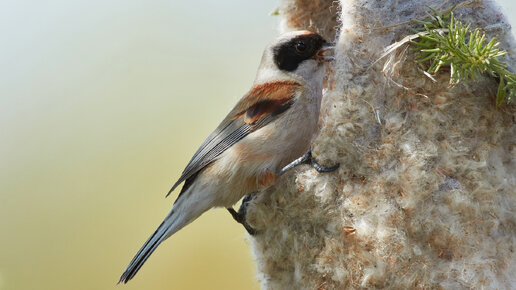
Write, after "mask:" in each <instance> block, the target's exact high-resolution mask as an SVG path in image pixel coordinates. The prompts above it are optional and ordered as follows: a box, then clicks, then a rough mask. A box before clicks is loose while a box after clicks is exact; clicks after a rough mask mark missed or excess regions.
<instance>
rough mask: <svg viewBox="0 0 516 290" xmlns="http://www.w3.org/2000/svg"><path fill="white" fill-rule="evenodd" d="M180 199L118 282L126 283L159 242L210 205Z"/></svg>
mask: <svg viewBox="0 0 516 290" xmlns="http://www.w3.org/2000/svg"><path fill="white" fill-rule="evenodd" d="M182 201H184V198H183V200H182V199H181V198H180V199H178V202H176V203H175V204H174V207H173V208H172V210H171V211H170V213H169V214H168V215H167V217H166V218H165V220H164V221H163V222H162V223H161V224H160V225H159V227H158V228H157V229H156V231H155V232H154V233H153V234H152V236H151V237H150V238H149V239H148V240H147V241H146V242H145V244H144V245H143V246H142V248H141V249H140V250H139V251H138V253H136V255H135V256H134V258H133V259H132V260H131V262H130V263H129V266H127V269H126V270H125V272H124V273H123V274H122V276H121V277H120V280H119V281H118V283H119V284H120V283H127V282H128V281H129V280H131V279H132V278H133V277H134V275H136V273H138V270H140V268H141V267H142V266H143V264H144V263H145V261H147V259H148V258H149V257H150V255H151V254H152V253H153V252H154V251H155V250H156V248H157V247H158V246H159V244H161V242H163V241H164V240H166V239H167V238H168V237H170V236H171V235H173V234H174V233H176V232H177V231H179V230H180V229H182V228H183V227H184V226H186V225H187V224H189V223H190V222H192V221H193V220H195V219H196V218H198V217H199V216H200V215H201V214H202V213H204V212H205V211H206V210H208V209H209V208H210V205H209V204H207V203H206V202H202V201H201V202H196V203H195V205H193V206H192V204H191V202H188V201H187V202H186V204H185V202H182ZM203 205H204V206H203ZM185 207H186V208H185Z"/></svg>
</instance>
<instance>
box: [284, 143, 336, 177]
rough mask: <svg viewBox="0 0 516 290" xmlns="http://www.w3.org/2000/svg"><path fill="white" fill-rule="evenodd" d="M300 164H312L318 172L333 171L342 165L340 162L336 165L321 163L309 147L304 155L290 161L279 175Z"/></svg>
mask: <svg viewBox="0 0 516 290" xmlns="http://www.w3.org/2000/svg"><path fill="white" fill-rule="evenodd" d="M300 164H310V165H311V166H312V167H313V168H315V170H317V172H319V173H324V172H332V171H335V170H337V169H338V168H339V167H340V164H339V163H337V164H336V165H333V166H330V167H327V166H324V165H321V164H319V163H318V162H317V161H316V160H315V158H313V156H312V149H311V148H310V149H308V151H307V152H306V153H305V154H303V156H301V157H299V158H298V159H296V160H294V161H292V162H290V163H289V164H288V165H287V166H285V167H283V168H282V169H281V170H280V172H279V174H278V175H283V174H284V173H285V172H287V171H289V170H290V169H292V168H294V167H296V166H298V165H300Z"/></svg>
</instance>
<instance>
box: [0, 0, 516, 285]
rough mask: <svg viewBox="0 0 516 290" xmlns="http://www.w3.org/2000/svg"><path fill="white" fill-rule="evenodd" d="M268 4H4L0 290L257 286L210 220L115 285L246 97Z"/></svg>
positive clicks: (273, 1) (219, 225) (221, 213)
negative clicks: (205, 147) (186, 173)
mask: <svg viewBox="0 0 516 290" xmlns="http://www.w3.org/2000/svg"><path fill="white" fill-rule="evenodd" d="M502 4H504V5H505V6H506V8H510V9H509V10H507V11H508V13H509V14H510V17H511V19H515V17H514V15H515V11H516V4H515V3H511V0H505V1H504V2H502ZM277 5H279V1H277V0H267V1H239V0H232V1H195V2H194V1H172V0H169V1H144V0H140V1H137V0H127V1H101V0H95V1H86V0H77V1H65V0H55V1H41V0H38V1H35V0H34V1H27V0H23V1H19V0H18V1H15V0H1V1H0V43H1V45H0V136H1V142H0V232H1V234H0V248H1V250H0V289H127V290H130V289H258V288H259V286H258V282H257V280H256V278H255V271H256V268H255V266H254V263H253V261H252V257H251V253H250V249H249V245H248V243H247V241H246V238H245V236H246V235H245V231H244V229H243V227H242V226H240V225H238V224H237V223H235V222H234V221H233V220H232V218H231V216H230V215H229V214H228V213H227V212H226V211H225V210H220V209H219V210H213V211H210V212H208V213H206V214H205V215H203V216H202V217H201V218H200V219H199V220H197V221H196V222H194V223H193V224H191V225H190V226H188V227H186V228H185V229H183V230H181V231H180V232H179V233H177V234H175V235H174V236H173V237H172V238H170V239H169V240H167V241H166V242H165V243H163V244H162V245H161V246H160V247H159V248H158V250H157V251H156V252H155V254H154V255H153V256H152V257H151V258H150V259H149V261H148V262H147V263H146V265H145V266H144V267H143V268H142V270H141V271H140V273H139V274H138V275H137V276H136V277H135V279H134V280H133V281H131V282H130V283H129V284H127V285H123V286H122V285H119V286H115V284H116V282H117V281H118V278H119V276H120V274H121V273H122V272H123V270H124V269H125V267H126V266H127V264H128V262H129V261H130V260H131V258H132V257H133V255H134V254H135V253H136V251H137V250H138V249H139V247H140V246H141V245H142V244H143V242H144V241H145V240H146V239H147V238H148V236H149V235H150V234H151V233H152V232H153V231H154V229H155V227H156V226H157V225H158V224H159V223H160V222H161V220H162V218H163V217H164V216H165V215H166V213H167V212H168V211H169V209H170V207H171V205H172V203H173V201H174V199H175V196H176V195H177V192H178V191H177V190H176V192H175V193H174V194H173V196H171V197H170V198H168V199H164V195H165V193H166V192H167V191H168V189H169V188H170V186H171V185H172V184H173V182H174V181H175V180H176V179H177V178H178V177H179V175H180V173H181V171H182V169H183V167H184V166H185V165H186V163H187V162H188V160H189V158H190V156H191V155H192V154H193V152H194V151H195V150H196V149H197V146H198V145H199V144H201V142H202V141H203V140H204V138H205V137H206V136H207V135H208V134H209V133H210V132H211V131H212V129H214V128H215V126H216V125H217V124H218V122H219V121H220V120H222V118H223V117H224V116H225V115H226V113H227V112H228V111H229V109H230V108H231V107H232V106H233V105H234V103H235V102H236V101H237V100H238V99H239V98H240V96H242V95H243V94H244V93H245V92H246V91H247V89H249V87H250V85H251V83H252V80H253V78H254V75H255V71H256V68H257V67H258V63H259V61H260V57H261V54H262V50H263V48H264V46H265V45H266V44H267V43H268V42H269V41H270V40H272V39H273V38H274V37H275V35H276V34H277V31H276V27H277V25H278V21H279V19H278V18H277V17H271V16H269V13H270V12H271V11H273V10H274V9H275V8H276V6H277ZM115 287H116V288H115Z"/></svg>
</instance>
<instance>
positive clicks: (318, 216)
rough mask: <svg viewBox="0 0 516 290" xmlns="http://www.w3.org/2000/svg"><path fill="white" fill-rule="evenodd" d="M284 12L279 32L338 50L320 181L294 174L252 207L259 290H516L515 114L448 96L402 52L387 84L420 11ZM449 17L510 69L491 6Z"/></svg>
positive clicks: (304, 3) (380, 5)
mask: <svg viewBox="0 0 516 290" xmlns="http://www.w3.org/2000/svg"><path fill="white" fill-rule="evenodd" d="M457 3H459V1H451V0H450V1H446V0H440V1H432V0H425V1H422V0H404V1H399V0H382V1H374V0H373V1H371V0H369V1H365V0H363V1H359V0H355V1H351V0H342V1H341V2H340V3H338V2H334V1H324V0H316V1H312V0H285V1H284V3H283V6H282V8H281V9H280V14H281V17H283V20H284V22H283V29H284V30H294V29H306V28H308V29H310V30H314V31H319V32H321V33H322V34H323V35H324V36H325V37H327V38H328V39H335V40H336V41H337V44H338V46H337V55H336V61H335V63H333V64H332V69H331V71H330V72H329V75H330V77H329V79H328V81H327V84H326V85H327V90H326V92H325V99H324V100H323V108H322V110H323V111H322V114H321V120H320V121H321V130H320V134H319V135H318V137H316V138H315V140H314V141H313V146H314V155H315V156H316V158H317V159H318V160H319V161H320V162H321V163H327V164H328V165H333V164H334V163H336V162H339V163H340V164H341V166H340V169H338V170H337V171H336V172H333V173H326V174H319V173H317V172H316V171H315V170H314V169H312V168H311V167H309V166H307V165H303V166H301V167H299V168H297V169H295V170H293V171H292V172H290V173H289V174H287V175H285V176H284V177H283V178H282V179H281V181H280V182H279V183H278V184H277V185H276V186H275V187H274V188H272V189H271V190H269V191H267V192H264V193H262V194H260V195H259V197H257V199H255V200H254V202H253V203H251V205H250V208H249V212H248V220H249V223H250V224H251V225H252V226H253V227H255V228H256V229H257V230H258V231H259V233H258V235H256V236H255V237H251V238H250V241H251V244H252V248H253V252H254V255H255V260H256V262H257V265H258V272H259V278H260V280H261V283H262V286H263V288H264V289H348V288H354V289H357V288H390V289H406V288H425V289H427V288H437V289H439V288H441V289H468V288H473V289H482V288H484V289H515V288H516V253H515V251H516V114H515V108H514V106H508V105H502V106H499V107H497V106H496V105H495V101H494V98H495V95H496V89H497V82H496V80H493V79H490V78H488V77H485V78H481V79H479V80H477V81H475V82H469V83H467V84H462V85H458V86H455V87H449V85H448V81H449V77H448V72H446V71H443V72H442V73H440V74H439V75H437V76H435V79H436V81H437V82H435V83H434V82H433V81H432V80H431V79H430V78H428V77H425V76H424V75H423V73H422V71H421V69H420V68H419V67H418V65H417V64H416V63H415V62H414V55H413V53H412V52H410V51H408V53H407V55H406V56H405V57H404V58H400V59H398V60H394V61H397V62H396V65H395V66H393V67H391V72H390V73H389V74H388V75H386V74H385V73H384V72H383V71H382V68H383V61H380V62H378V63H376V64H374V65H373V63H374V61H375V60H377V59H378V57H379V56H380V55H381V54H382V51H383V49H384V48H385V47H387V46H388V45H390V44H392V43H393V42H395V41H399V40H401V39H402V38H403V37H405V36H406V35H409V34H412V32H411V31H410V30H409V26H410V25H401V26H395V27H392V28H388V27H389V26H392V25H396V24H398V23H402V22H406V21H409V20H410V19H413V18H420V17H422V16H425V15H426V13H427V11H428V9H427V8H426V7H425V5H427V6H430V7H435V8H439V9H441V10H442V9H447V8H449V7H451V6H452V5H453V4H457ZM472 6H474V7H469V8H459V9H457V10H456V11H455V15H456V18H458V19H460V20H462V21H465V22H471V23H472V24H473V26H474V27H483V28H487V33H488V34H489V35H491V36H492V35H494V34H497V35H499V36H500V40H501V41H502V42H503V48H504V49H506V50H509V51H511V55H510V56H509V57H507V58H506V61H507V62H508V63H509V64H510V66H511V69H512V70H513V71H514V70H516V63H515V61H514V54H513V50H514V43H513V40H512V36H511V34H510V31H509V29H510V28H509V25H508V24H507V23H506V21H505V19H504V17H503V15H502V14H501V13H500V10H499V8H498V6H496V5H495V3H494V2H492V1H482V2H479V1H476V2H473V3H472Z"/></svg>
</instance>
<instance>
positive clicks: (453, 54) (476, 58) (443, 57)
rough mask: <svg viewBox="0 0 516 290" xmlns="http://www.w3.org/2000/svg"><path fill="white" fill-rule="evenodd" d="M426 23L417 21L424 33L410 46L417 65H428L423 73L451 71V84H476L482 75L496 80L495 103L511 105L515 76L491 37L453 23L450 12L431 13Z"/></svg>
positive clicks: (458, 22) (497, 43)
mask: <svg viewBox="0 0 516 290" xmlns="http://www.w3.org/2000/svg"><path fill="white" fill-rule="evenodd" d="M431 10H432V12H433V14H432V15H431V16H430V19H428V20H423V21H421V20H416V21H415V22H417V23H419V24H422V25H423V28H424V30H423V31H422V32H419V33H418V36H419V37H418V38H414V39H411V43H412V44H413V45H415V46H416V49H417V50H418V51H419V52H420V53H421V55H420V57H419V59H418V62H423V63H424V62H428V63H429V66H428V69H427V70H426V72H427V73H429V74H436V73H437V72H438V71H439V70H440V69H441V68H442V67H443V66H449V67H450V84H451V85H456V84H458V83H460V82H462V81H469V80H470V79H471V80H475V79H476V78H477V77H478V76H480V75H482V74H488V75H490V76H492V77H494V78H498V79H499V85H498V91H497V97H496V103H497V104H498V105H500V104H501V103H502V102H504V101H505V102H507V103H510V102H512V100H513V98H514V96H515V95H516V74H514V73H512V72H510V71H509V70H508V69H507V65H506V64H505V63H504V62H502V61H501V60H499V57H501V56H504V55H506V54H507V52H506V51H504V50H502V49H499V48H498V47H499V45H500V42H498V41H497V38H496V37H494V38H492V39H491V40H489V41H488V39H487V36H486V35H485V33H484V32H481V31H480V29H478V28H477V29H474V30H471V29H470V24H464V23H462V22H461V21H458V20H455V19H454V16H453V12H452V10H453V9H450V10H449V11H447V12H446V13H441V12H439V11H437V10H435V9H431Z"/></svg>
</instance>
